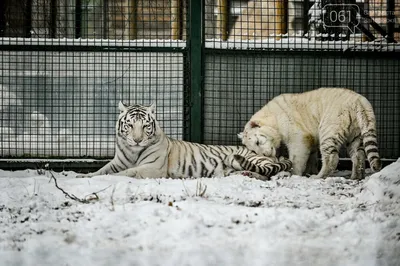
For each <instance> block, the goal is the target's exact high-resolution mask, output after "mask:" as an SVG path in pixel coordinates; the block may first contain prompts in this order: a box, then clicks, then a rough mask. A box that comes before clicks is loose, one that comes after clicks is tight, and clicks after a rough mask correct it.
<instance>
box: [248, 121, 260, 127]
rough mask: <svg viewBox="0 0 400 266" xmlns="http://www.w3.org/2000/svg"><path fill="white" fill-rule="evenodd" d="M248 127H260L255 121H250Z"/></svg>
mask: <svg viewBox="0 0 400 266" xmlns="http://www.w3.org/2000/svg"><path fill="white" fill-rule="evenodd" d="M250 127H251V128H257V127H260V124H259V123H258V122H256V121H250Z"/></svg>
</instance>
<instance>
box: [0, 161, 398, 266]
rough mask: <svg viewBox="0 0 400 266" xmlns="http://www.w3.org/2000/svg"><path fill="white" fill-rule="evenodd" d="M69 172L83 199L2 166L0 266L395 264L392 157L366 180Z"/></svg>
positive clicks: (60, 176) (47, 177) (64, 178)
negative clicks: (87, 175)
mask: <svg viewBox="0 0 400 266" xmlns="http://www.w3.org/2000/svg"><path fill="white" fill-rule="evenodd" d="M75 174H76V173H74V172H62V173H54V176H55V178H56V179H57V182H58V186H59V187H60V188H62V189H64V190H65V191H66V192H67V193H69V194H70V195H72V194H73V195H75V196H76V197H78V198H80V199H85V200H86V201H88V202H89V203H80V202H77V201H74V200H71V199H68V198H66V197H64V194H63V193H62V192H61V191H60V190H58V189H57V188H56V187H55V184H54V180H53V179H51V175H52V172H50V171H44V170H42V171H37V170H24V171H16V172H8V171H0V190H1V193H0V225H1V230H0V265H96V266H97V265H360V266H361V265H363V266H364V265H399V263H400V257H399V256H400V255H399V254H400V221H399V214H400V204H399V203H400V159H399V160H398V161H397V162H395V163H393V164H391V165H389V166H387V167H386V168H384V169H383V170H382V171H381V172H379V173H375V174H373V175H370V176H369V177H367V179H366V180H363V181H353V180H349V179H346V178H344V177H343V176H348V174H349V173H348V172H338V173H337V174H336V175H337V176H338V177H331V178H327V179H326V180H315V179H308V178H306V177H300V176H292V177H290V178H278V177H275V178H273V180H272V181H268V182H263V181H259V180H253V179H250V178H248V177H244V176H240V175H235V176H229V177H224V178H210V179H186V180H171V179H131V178H128V177H120V176H97V177H94V178H92V179H75V178H74V176H75ZM205 187H206V190H205V192H204V193H202V192H203V191H204V188H205ZM93 193H95V194H93ZM96 195H97V197H96Z"/></svg>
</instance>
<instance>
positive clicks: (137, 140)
mask: <svg viewBox="0 0 400 266" xmlns="http://www.w3.org/2000/svg"><path fill="white" fill-rule="evenodd" d="M132 139H133V141H134V142H136V143H140V142H142V140H143V137H139V138H132Z"/></svg>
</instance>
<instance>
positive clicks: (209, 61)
mask: <svg viewBox="0 0 400 266" xmlns="http://www.w3.org/2000/svg"><path fill="white" fill-rule="evenodd" d="M399 18H400V1H399V0H387V1H386V0H385V1H382V0H317V1H310V0H303V1H300V0H287V1H286V0H269V1H267V0H252V1H246V0H231V1H228V0H201V1H197V0H113V1H111V0H33V1H30V0H14V1H11V0H5V1H0V71H1V75H0V89H1V92H0V93H1V95H0V96H1V99H2V101H1V105H0V113H1V124H0V129H1V132H0V133H1V147H0V156H1V157H2V158H11V157H26V158H85V157H95V158H110V157H112V156H113V153H114V124H115V120H116V117H117V114H118V111H117V104H118V101H119V100H124V101H126V102H128V103H140V104H150V103H152V102H155V103H156V104H157V114H158V119H159V120H160V122H161V125H162V127H163V129H164V131H165V132H166V133H167V135H169V136H171V137H174V138H185V139H189V140H194V141H202V142H205V143H212V144H238V143H239V141H238V139H237V137H236V134H237V133H238V132H240V131H241V130H242V128H243V126H244V124H245V123H246V122H247V120H248V119H249V118H250V116H251V115H252V114H253V113H254V112H256V111H257V110H259V108H261V107H262V106H263V105H264V104H265V103H266V102H268V100H270V99H272V98H273V97H274V96H276V95H278V94H281V93H286V92H302V91H308V90H312V89H316V88H318V87H322V86H332V87H346V88H350V89H353V90H355V91H357V92H359V93H361V94H363V95H364V96H366V97H367V98H368V99H369V100H370V101H371V103H372V104H373V106H374V108H375V112H376V115H377V124H378V133H379V142H380V147H381V153H382V156H383V157H384V158H390V159H394V158H397V157H399V156H400V140H399V139H400V138H399V133H398V128H399V126H400V107H399V104H398V102H399V100H400V99H399V97H400V93H399V91H398V88H399V87H400V82H399V73H400V56H399V51H400V47H399V45H398V44H397V42H398V41H400V29H399Z"/></svg>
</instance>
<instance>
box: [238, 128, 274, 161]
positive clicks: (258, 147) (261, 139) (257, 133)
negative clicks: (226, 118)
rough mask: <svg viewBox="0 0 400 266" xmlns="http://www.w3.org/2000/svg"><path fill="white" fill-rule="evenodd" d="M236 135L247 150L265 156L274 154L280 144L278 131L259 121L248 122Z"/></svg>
mask: <svg viewBox="0 0 400 266" xmlns="http://www.w3.org/2000/svg"><path fill="white" fill-rule="evenodd" d="M238 137H239V139H241V140H242V144H243V145H245V146H246V147H247V148H248V149H249V150H251V151H254V152H255V153H257V154H259V155H264V156H267V157H268V156H276V152H277V149H278V148H279V146H280V144H281V137H280V134H279V132H278V131H277V130H276V129H275V128H273V127H270V126H267V125H263V124H262V123H261V122H259V121H250V122H248V123H247V124H246V126H245V128H244V131H243V132H241V133H239V134H238Z"/></svg>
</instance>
